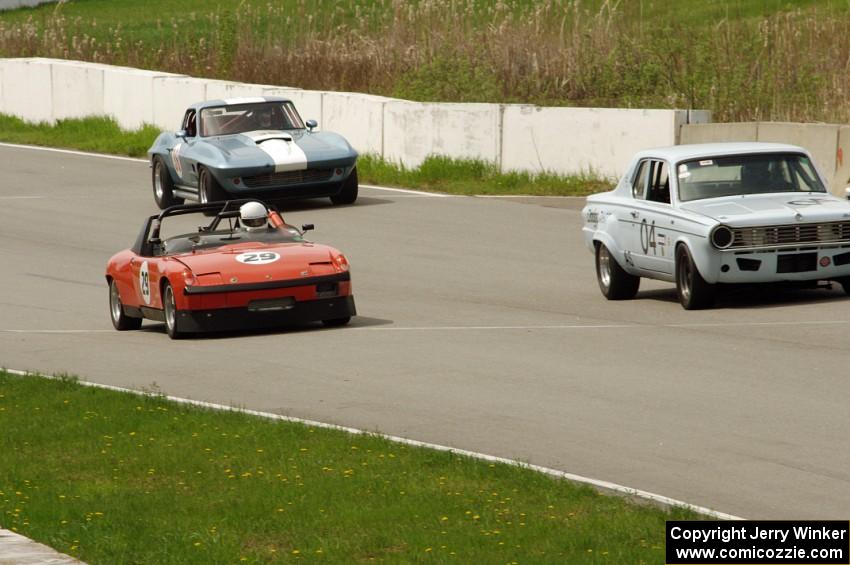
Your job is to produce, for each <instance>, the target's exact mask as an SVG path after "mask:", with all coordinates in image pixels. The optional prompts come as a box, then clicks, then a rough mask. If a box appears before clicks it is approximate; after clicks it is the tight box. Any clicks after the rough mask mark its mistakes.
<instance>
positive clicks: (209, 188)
mask: <svg viewBox="0 0 850 565" xmlns="http://www.w3.org/2000/svg"><path fill="white" fill-rule="evenodd" d="M224 200H227V193H226V192H225V191H224V189H223V188H221V185H220V184H218V181H217V180H215V177H214V176H213V175H212V173H211V172H209V171H208V170H207V169H201V171H200V173H199V174H198V202H199V203H200V204H209V203H211V202H222V201H224ZM217 213H218V211H217V210H205V211H204V215H205V216H215V215H216V214H217Z"/></svg>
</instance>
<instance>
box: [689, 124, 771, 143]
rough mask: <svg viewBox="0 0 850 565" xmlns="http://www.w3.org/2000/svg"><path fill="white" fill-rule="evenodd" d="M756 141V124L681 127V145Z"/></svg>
mask: <svg viewBox="0 0 850 565" xmlns="http://www.w3.org/2000/svg"><path fill="white" fill-rule="evenodd" d="M757 140H758V124H757V123H756V122H740V123H730V124H688V125H683V126H682V135H681V143H682V144H689V143H714V142H721V141H757Z"/></svg>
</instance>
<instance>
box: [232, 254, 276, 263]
mask: <svg viewBox="0 0 850 565" xmlns="http://www.w3.org/2000/svg"><path fill="white" fill-rule="evenodd" d="M278 259H280V255H278V254H277V253H272V252H271V251H264V252H256V251H252V252H249V253H241V254H239V255H237V256H236V260H237V261H239V262H240V263H244V264H246V265H266V264H268V263H274V262H275V261H277V260H278Z"/></svg>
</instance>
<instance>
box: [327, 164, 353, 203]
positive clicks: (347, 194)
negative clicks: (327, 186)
mask: <svg viewBox="0 0 850 565" xmlns="http://www.w3.org/2000/svg"><path fill="white" fill-rule="evenodd" d="M358 189H359V181H358V180H357V167H354V169H352V170H351V174H350V175H348V178H347V179H345V180H344V181H342V188H341V189H340V191H339V194H334V195H333V196H331V202H333V203H334V204H354V201H355V200H357V191H358Z"/></svg>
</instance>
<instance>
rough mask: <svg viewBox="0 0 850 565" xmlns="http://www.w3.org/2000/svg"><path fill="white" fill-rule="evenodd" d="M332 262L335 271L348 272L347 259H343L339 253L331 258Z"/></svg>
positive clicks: (343, 256)
mask: <svg viewBox="0 0 850 565" xmlns="http://www.w3.org/2000/svg"><path fill="white" fill-rule="evenodd" d="M333 262H334V265H335V266H336V268H337V269H339V270H340V271H347V270H348V259H346V258H345V255H343V254H342V253H340V254H339V255H334V256H333Z"/></svg>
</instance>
